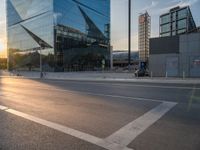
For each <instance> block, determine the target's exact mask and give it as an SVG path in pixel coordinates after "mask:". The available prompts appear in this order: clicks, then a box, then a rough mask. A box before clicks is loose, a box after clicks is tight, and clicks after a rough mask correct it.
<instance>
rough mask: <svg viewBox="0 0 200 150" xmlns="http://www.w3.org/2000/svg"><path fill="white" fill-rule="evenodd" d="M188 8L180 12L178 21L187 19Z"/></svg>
mask: <svg viewBox="0 0 200 150" xmlns="http://www.w3.org/2000/svg"><path fill="white" fill-rule="evenodd" d="M187 13H188V11H187V8H185V9H182V10H180V11H178V19H182V18H186V17H187Z"/></svg>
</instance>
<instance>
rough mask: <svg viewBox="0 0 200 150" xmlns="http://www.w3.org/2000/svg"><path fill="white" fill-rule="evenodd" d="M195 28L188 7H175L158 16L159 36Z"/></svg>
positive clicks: (185, 31) (176, 33)
mask: <svg viewBox="0 0 200 150" xmlns="http://www.w3.org/2000/svg"><path fill="white" fill-rule="evenodd" d="M195 28H196V24H195V22H194V19H193V17H192V13H191V11H190V7H189V6H186V7H182V8H181V7H175V8H173V9H170V11H169V12H168V13H165V14H163V15H161V16H160V36H161V37H165V36H174V35H179V34H183V33H187V32H190V31H192V30H194V29H195Z"/></svg>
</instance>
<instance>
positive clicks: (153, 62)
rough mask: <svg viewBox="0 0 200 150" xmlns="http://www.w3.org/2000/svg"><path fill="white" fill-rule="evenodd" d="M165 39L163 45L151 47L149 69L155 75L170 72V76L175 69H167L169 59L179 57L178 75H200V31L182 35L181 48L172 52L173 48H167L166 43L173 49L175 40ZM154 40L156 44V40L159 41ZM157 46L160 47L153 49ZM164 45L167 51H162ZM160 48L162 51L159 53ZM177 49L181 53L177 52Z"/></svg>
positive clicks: (180, 38) (180, 39)
mask: <svg viewBox="0 0 200 150" xmlns="http://www.w3.org/2000/svg"><path fill="white" fill-rule="evenodd" d="M164 39H165V38H162V43H165V44H163V46H161V45H162V44H161V43H158V45H159V46H153V47H151V49H150V51H151V52H150V57H149V58H150V59H149V69H150V72H152V73H153V76H166V72H168V76H170V73H171V74H173V73H172V72H173V70H169V67H168V70H167V67H166V66H167V60H168V61H169V59H170V58H172V60H173V57H178V74H177V76H178V77H183V76H185V77H200V33H192V34H185V35H180V37H179V49H178V50H175V52H174V53H172V52H171V53H170V54H169V53H168V52H169V51H171V50H166V46H165V45H166V44H169V46H168V47H167V48H168V49H171V47H173V44H174V42H172V41H171V42H169V41H170V40H169V39H167V38H166V41H165V40H164ZM152 40H153V41H154V42H153V44H154V45H155V44H156V43H155V41H159V40H154V39H152ZM152 40H151V41H152ZM156 47H159V49H157V50H155V49H153V48H156ZM162 47H163V49H164V50H165V52H164V51H162ZM176 48H177V46H176ZM158 50H159V51H162V52H160V53H158V52H159V51H158ZM177 51H179V53H176V52H177ZM155 52H156V53H155ZM172 76H173V75H172Z"/></svg>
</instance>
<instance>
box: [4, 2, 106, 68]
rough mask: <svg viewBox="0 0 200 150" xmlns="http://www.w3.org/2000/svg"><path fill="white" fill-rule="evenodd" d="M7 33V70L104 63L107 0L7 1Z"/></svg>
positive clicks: (84, 66) (85, 66) (93, 66)
mask: <svg viewBox="0 0 200 150" xmlns="http://www.w3.org/2000/svg"><path fill="white" fill-rule="evenodd" d="M94 1H95V2H94ZM7 35H8V56H9V57H8V66H9V69H21V70H39V68H40V56H41V57H42V68H43V70H45V71H68V70H86V69H90V70H93V69H95V68H100V67H101V66H102V64H101V63H102V60H103V61H104V62H105V66H106V67H109V65H110V46H109V45H110V0H103V1H102V0H42V1H41V0H7Z"/></svg>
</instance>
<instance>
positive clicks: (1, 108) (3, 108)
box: [0, 105, 8, 110]
mask: <svg viewBox="0 0 200 150" xmlns="http://www.w3.org/2000/svg"><path fill="white" fill-rule="evenodd" d="M6 109H8V108H7V107H5V106H1V105H0V110H6Z"/></svg>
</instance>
